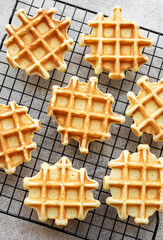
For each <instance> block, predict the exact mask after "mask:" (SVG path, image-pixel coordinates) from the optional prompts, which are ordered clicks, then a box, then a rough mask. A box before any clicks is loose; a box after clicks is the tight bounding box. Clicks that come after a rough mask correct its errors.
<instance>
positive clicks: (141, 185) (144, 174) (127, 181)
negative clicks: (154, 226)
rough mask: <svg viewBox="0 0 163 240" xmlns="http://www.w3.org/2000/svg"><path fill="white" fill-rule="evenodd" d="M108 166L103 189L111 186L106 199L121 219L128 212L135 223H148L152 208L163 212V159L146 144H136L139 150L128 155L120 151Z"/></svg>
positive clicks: (126, 215)
mask: <svg viewBox="0 0 163 240" xmlns="http://www.w3.org/2000/svg"><path fill="white" fill-rule="evenodd" d="M108 166H109V167H110V168H111V169H112V172H111V175H110V176H106V177H105V178H104V188H105V189H106V190H108V188H109V189H110V191H111V195H112V197H109V198H107V200H106V202H107V204H108V205H111V206H114V207H115V208H116V209H117V211H118V215H119V217H120V218H121V219H122V220H125V219H127V217H128V215H131V216H132V217H135V222H136V223H137V224H148V223H149V219H148V217H150V216H151V215H153V213H154V212H155V211H157V210H158V211H160V212H163V198H162V192H163V189H162V188H163V184H162V178H163V158H160V159H159V160H157V159H156V157H155V156H154V155H152V154H151V153H150V152H149V146H148V145H139V146H138V153H134V154H132V155H131V156H130V154H129V152H128V151H127V150H125V151H123V152H122V154H121V156H120V158H119V159H117V160H112V161H110V162H109V164H108ZM116 173H119V174H118V175H117V174H116Z"/></svg>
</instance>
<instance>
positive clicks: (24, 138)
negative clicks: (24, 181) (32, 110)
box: [0, 102, 41, 174]
mask: <svg viewBox="0 0 163 240" xmlns="http://www.w3.org/2000/svg"><path fill="white" fill-rule="evenodd" d="M27 111H28V108H27V107H23V106H18V105H17V104H16V103H15V102H9V104H8V106H6V105H2V104H1V105H0V168H3V169H4V170H5V172H6V173H7V174H12V173H14V172H15V170H16V166H18V165H19V164H21V163H23V162H29V161H30V160H31V151H32V150H34V149H35V148H36V146H37V145H36V143H35V142H32V139H33V137H34V132H35V131H40V129H41V124H40V121H39V120H36V119H32V118H31V117H30V116H29V115H28V114H27Z"/></svg>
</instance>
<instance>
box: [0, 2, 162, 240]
mask: <svg viewBox="0 0 163 240" xmlns="http://www.w3.org/2000/svg"><path fill="white" fill-rule="evenodd" d="M54 6H55V7H56V8H57V9H58V12H57V14H56V16H55V19H62V18H64V17H65V16H69V17H71V18H72V24H71V26H70V28H69V30H68V31H69V33H68V35H69V37H72V38H73V39H74V42H75V45H74V49H73V51H72V52H69V53H67V54H66V56H65V60H66V63H67V71H66V72H64V73H60V72H58V71H51V76H50V79H49V80H44V79H41V78H40V77H38V76H27V75H26V74H25V72H24V71H22V70H20V69H17V70H14V69H12V68H11V67H10V66H9V65H8V63H7V61H6V49H5V48H4V46H3V41H4V39H5V38H6V35H5V36H4V37H3V39H2V41H1V44H0V91H1V92H0V102H1V103H4V104H7V103H8V102H9V101H10V100H14V101H16V102H17V103H18V104H22V105H26V106H27V107H28V108H29V113H30V115H31V116H32V118H39V119H40V121H41V124H42V130H41V131H40V132H38V133H35V141H36V142H37V145H38V147H37V149H36V150H35V151H33V154H32V160H31V162H29V163H23V164H22V165H21V166H18V167H17V170H16V172H15V173H14V174H13V175H11V176H8V175H6V174H5V172H4V171H3V170H0V194H1V196H0V206H1V207H0V212H1V213H3V214H8V215H10V216H14V217H17V218H20V219H23V220H26V221H30V222H33V223H36V224H40V225H43V226H46V227H48V228H52V229H55V230H57V231H62V232H64V233H65V234H70V235H73V236H76V237H79V238H81V239H93V240H96V239H102V240H103V239H116V240H117V239H125V240H127V239H145V238H146V239H155V236H156V233H157V229H158V225H159V215H158V213H156V214H154V216H152V217H150V223H149V224H148V225H147V226H138V225H135V224H134V221H133V218H130V217H129V218H128V219H127V220H126V221H121V220H120V219H119V218H118V216H117V213H116V211H115V209H114V208H112V207H108V206H107V205H106V203H105V199H106V198H107V197H108V195H109V193H108V192H107V191H104V189H103V188H102V180H103V177H104V176H105V175H106V174H109V169H108V168H107V163H108V161H109V160H111V159H115V158H117V157H119V155H120V153H121V151H123V150H124V149H127V150H129V151H130V152H131V153H132V152H135V151H136V148H137V146H138V144H139V143H147V144H149V145H150V147H151V152H153V153H154V154H155V155H156V156H157V157H160V156H161V154H162V152H163V148H162V144H160V143H155V142H153V141H152V138H151V136H149V135H147V134H143V136H142V137H141V138H137V137H136V136H135V135H134V134H133V133H132V132H131V130H130V125H131V124H132V118H129V117H126V122H125V123H124V124H123V125H112V127H111V134H112V137H111V138H110V139H109V140H107V141H105V142H103V143H101V142H98V141H96V142H93V143H91V144H90V147H89V153H88V154H87V155H82V154H81V153H80V152H79V150H78V145H77V143H76V142H75V141H74V140H71V141H70V144H69V145H67V146H63V145H62V144H61V137H60V134H58V133H57V130H56V129H57V124H56V122H55V121H54V119H52V118H50V117H49V116H48V115H47V109H48V104H49V100H50V98H51V87H52V86H53V85H54V84H55V85H58V86H66V85H67V84H68V82H69V79H70V77H71V76H74V75H76V76H78V77H79V79H80V80H81V81H85V82H87V81H88V79H89V77H90V76H94V75H95V74H94V70H93V69H92V67H91V66H90V65H89V64H87V63H86V62H85V60H84V55H85V54H86V52H88V51H89V48H81V47H80V46H79V44H78V37H79V35H80V33H81V32H84V33H87V34H89V33H90V28H89V27H88V26H87V22H88V20H90V19H92V18H94V16H95V15H96V13H95V12H93V11H90V10H87V9H84V8H81V7H77V6H74V5H71V4H68V3H65V2H64V1H60V0H58V1H53V0H40V1H36V0H35V1H34V0H26V1H25V2H23V1H20V0H17V1H16V3H15V6H14V9H13V12H12V15H11V17H10V19H9V23H12V24H13V25H14V26H16V25H17V24H19V23H18V21H17V19H16V17H15V15H14V13H15V11H16V10H17V9H20V8H23V9H24V10H25V12H26V13H27V14H28V15H29V16H33V15H35V14H36V12H37V10H38V8H50V7H54ZM140 29H141V32H142V34H143V36H145V37H150V38H152V39H153V40H154V45H153V47H151V48H146V49H144V50H143V52H144V54H146V55H147V56H148V57H149V61H148V63H147V64H145V65H144V66H142V67H141V68H140V70H139V71H138V72H136V73H133V72H131V71H129V70H128V71H126V73H125V74H126V77H125V78H124V79H123V80H121V81H115V80H110V79H109V78H108V76H107V74H108V73H107V72H105V71H104V72H103V73H102V74H100V75H99V76H98V79H99V84H98V87H99V89H100V90H101V91H102V92H110V93H111V94H112V95H113V96H114V98H115V103H114V105H113V111H114V112H115V113H116V114H123V115H124V114H125V110H126V108H127V106H128V101H127V96H126V94H127V92H128V91H130V90H133V91H134V92H135V93H137V92H138V88H137V86H136V80H137V79H138V78H139V77H141V76H142V75H148V76H149V78H150V82H152V81H158V80H159V79H160V78H161V76H162V75H163V71H162V69H163V68H162V67H163V60H162V59H163V34H161V33H158V32H156V31H152V30H150V29H146V28H142V27H141V28H140ZM63 155H65V156H67V157H68V158H69V159H70V160H71V161H72V163H73V167H75V168H78V169H79V168H80V167H85V168H86V169H87V171H88V174H89V176H90V177H91V178H93V179H95V180H97V181H98V182H99V185H100V186H99V188H98V190H96V191H95V192H94V195H95V198H97V199H99V200H100V201H101V206H100V208H98V209H96V210H93V211H90V212H89V213H88V215H87V217H86V219H85V220H84V221H79V220H76V219H75V220H71V221H69V224H68V225H67V226H66V227H56V225H55V224H54V221H52V220H48V221H47V222H46V223H40V222H39V220H38V218H37V214H36V212H35V211H33V210H31V209H30V208H27V207H26V206H25V205H24V204H23V201H24V199H25V197H26V194H27V193H26V191H25V190H24V189H23V187H22V180H23V178H24V177H26V176H29V177H30V176H33V175H35V174H36V173H37V172H38V171H39V169H40V165H41V163H43V162H45V161H46V162H49V163H50V164H54V163H56V162H57V161H58V160H59V159H60V158H61V156H63Z"/></svg>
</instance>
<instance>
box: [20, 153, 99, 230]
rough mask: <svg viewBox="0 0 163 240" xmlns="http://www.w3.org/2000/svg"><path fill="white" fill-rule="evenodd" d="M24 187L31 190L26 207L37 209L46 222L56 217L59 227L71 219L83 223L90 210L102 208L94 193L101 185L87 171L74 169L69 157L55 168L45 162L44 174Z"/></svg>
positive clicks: (26, 181)
mask: <svg viewBox="0 0 163 240" xmlns="http://www.w3.org/2000/svg"><path fill="white" fill-rule="evenodd" d="M23 185H24V187H25V188H26V189H29V197H28V198H26V199H25V204H26V205H27V206H30V207H32V208H35V209H36V210H37V212H38V215H39V219H40V221H43V222H44V221H46V220H47V218H52V219H55V223H56V225H61V226H65V225H67V223H68V219H73V218H78V219H80V220H83V219H84V218H85V217H86V214H87V212H88V211H89V210H90V209H92V208H97V207H98V206H99V205H100V202H99V201H97V200H94V199H93V196H92V193H91V191H92V190H93V189H96V188H98V183H97V182H96V181H93V180H91V179H89V178H88V176H87V173H86V169H84V168H81V169H80V170H76V169H74V168H72V164H71V162H70V161H69V160H68V158H66V157H62V158H61V159H60V161H59V162H58V163H56V164H55V165H53V166H49V165H48V164H47V163H43V164H42V166H41V172H40V173H39V174H37V176H35V177H33V178H25V179H24V183H23ZM38 189H39V191H38ZM40 189H41V190H40ZM36 191H37V192H38V194H37V196H36V194H35V193H36ZM31 192H32V193H31ZM56 196H57V197H56Z"/></svg>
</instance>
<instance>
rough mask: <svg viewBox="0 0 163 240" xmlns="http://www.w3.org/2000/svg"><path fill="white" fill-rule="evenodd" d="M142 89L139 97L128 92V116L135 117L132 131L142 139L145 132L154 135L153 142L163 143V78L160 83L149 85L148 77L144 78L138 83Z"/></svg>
mask: <svg viewBox="0 0 163 240" xmlns="http://www.w3.org/2000/svg"><path fill="white" fill-rule="evenodd" d="M137 85H138V86H139V87H141V90H140V92H139V94H138V96H135V94H134V93H133V92H128V94H127V96H128V99H129V101H130V106H129V107H128V108H127V110H126V115H127V116H131V115H132V116H133V119H134V124H132V125H131V129H132V131H133V132H134V133H135V135H136V136H138V137H140V136H141V135H142V134H143V132H146V133H149V134H152V135H153V140H154V141H156V142H158V141H163V78H162V79H161V80H160V82H157V83H149V82H148V77H146V76H143V77H141V78H140V79H139V80H138V81H137Z"/></svg>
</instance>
